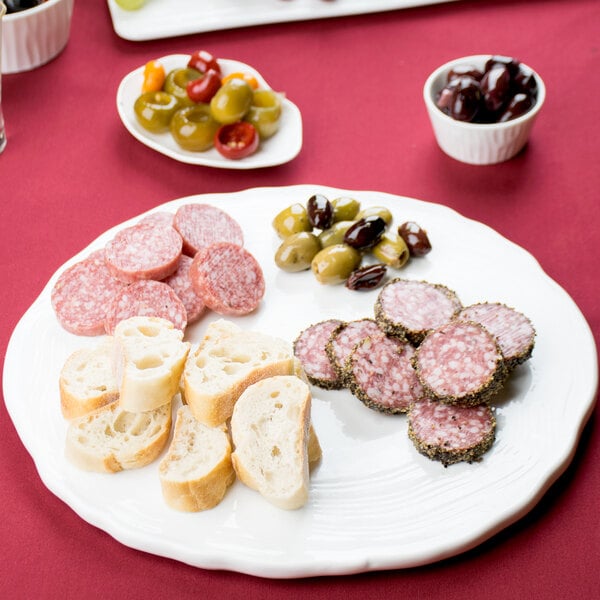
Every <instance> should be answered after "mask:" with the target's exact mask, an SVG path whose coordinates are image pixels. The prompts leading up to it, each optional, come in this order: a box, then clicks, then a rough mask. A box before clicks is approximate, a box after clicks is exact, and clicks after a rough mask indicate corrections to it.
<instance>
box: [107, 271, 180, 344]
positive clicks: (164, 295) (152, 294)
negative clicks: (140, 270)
mask: <svg viewBox="0 0 600 600" xmlns="http://www.w3.org/2000/svg"><path fill="white" fill-rule="evenodd" d="M129 317H162V318H163V319H167V320H169V321H171V323H173V325H174V326H175V327H176V328H177V329H180V330H181V331H185V328H186V325H187V313H186V310H185V306H184V305H183V302H182V301H181V300H180V299H179V297H178V296H177V294H176V293H175V291H174V290H173V289H172V288H171V287H170V286H169V285H167V284H166V283H163V282H162V281H152V280H148V281H136V282H135V283H132V284H131V285H128V286H126V287H124V288H122V289H121V290H120V291H119V292H117V294H116V295H115V296H114V298H113V301H112V303H111V305H110V307H109V308H108V311H107V313H106V319H105V322H104V329H105V331H106V333H108V334H109V335H113V334H114V332H115V327H116V326H117V325H118V324H119V323H120V322H121V321H123V320H124V319H129Z"/></svg>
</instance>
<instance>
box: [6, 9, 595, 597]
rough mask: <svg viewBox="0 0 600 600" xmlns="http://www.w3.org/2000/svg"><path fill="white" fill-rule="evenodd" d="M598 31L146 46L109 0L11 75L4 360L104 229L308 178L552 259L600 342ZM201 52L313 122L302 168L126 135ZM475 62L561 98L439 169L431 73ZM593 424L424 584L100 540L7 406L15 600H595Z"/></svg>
mask: <svg viewBox="0 0 600 600" xmlns="http://www.w3.org/2000/svg"><path fill="white" fill-rule="evenodd" d="M338 1H339V2H343V1H344V0H338ZM173 4H174V10H176V8H175V5H176V3H173ZM241 10H243V9H241ZM599 32H600V4H599V3H598V2H597V1H596V0H570V1H569V2H565V1H560V0H545V1H542V0H529V1H527V0H524V1H513V0H479V1H475V0H472V1H464V2H463V1H459V2H453V3H448V4H439V5H434V6H424V7H416V8H412V9H407V10H395V11H389V12H385V13H376V14H370V15H357V16H350V17H340V18H334V19H327V20H316V21H307V22H296V23H286V24H272V25H265V26H259V27H248V28H242V29H235V30H230V31H219V32H214V33H206V34H201V35H200V34H199V35H191V36H186V37H180V38H177V39H165V40H158V41H148V42H140V43H135V42H128V41H124V40H122V39H120V38H119V37H118V36H117V35H116V34H115V32H114V30H113V28H112V23H111V19H110V15H109V11H108V9H107V6H106V3H105V2H101V1H99V0H96V1H93V2H92V1H88V2H83V1H78V2H76V3H75V9H74V15H73V22H72V30H71V38H70V41H69V44H68V46H67V48H66V49H65V51H64V52H63V53H62V54H61V55H60V56H59V57H58V58H56V59H55V60H53V61H52V62H51V63H49V64H47V65H46V66H44V67H42V68H39V69H37V70H35V71H32V72H30V73H22V74H15V75H9V76H4V77H3V81H2V87H3V89H2V93H3V109H4V116H5V120H6V126H7V132H8V146H7V148H6V151H5V152H4V154H3V155H2V156H0V206H1V207H2V208H1V210H2V219H0V227H1V231H0V247H1V254H0V257H1V272H2V319H1V322H0V335H1V340H0V348H2V356H3V357H4V354H5V351H6V347H7V344H8V341H9V337H10V334H11V332H12V330H13V328H14V327H15V325H16V324H17V322H18V320H19V319H20V317H21V316H22V315H23V313H24V312H25V311H26V310H27V308H28V307H29V306H30V304H31V303H32V302H33V301H34V300H35V298H36V297H37V295H38V294H39V293H40V291H41V290H42V288H43V286H44V285H45V283H46V282H47V281H48V279H49V278H50V277H51V275H52V274H53V273H54V272H55V271H56V270H57V269H58V268H59V267H60V266H61V265H62V264H63V263H64V262H65V261H66V260H67V259H69V258H70V257H71V256H73V255H74V254H76V253H77V252H79V251H80V250H81V249H82V248H84V247H85V246H86V245H87V244H88V243H90V242H91V241H92V240H93V239H95V238H96V237H97V236H98V235H99V234H101V233H102V232H104V231H105V230H107V229H108V228H110V227H112V226H114V225H116V224H118V223H121V222H123V221H124V220H126V219H128V218H130V217H133V216H135V215H137V214H140V213H141V212H144V211H146V210H149V209H151V208H153V207H155V206H157V205H159V204H162V203H164V202H167V201H169V200H173V199H176V198H180V197H183V196H187V195H190V194H197V193H203V192H229V191H237V190H243V189H246V188H252V187H258V186H283V185H292V184H302V183H315V184H324V185H330V186H335V187H341V188H345V189H350V190H368V189H372V190H380V191H384V192H390V193H394V194H398V195H404V196H410V197H414V198H418V199H421V200H425V201H427V202H435V203H440V204H444V205H447V206H450V207H452V208H453V209H455V210H457V211H459V212H460V213H462V214H463V215H465V216H466V217H469V218H473V219H476V220H479V221H482V222H483V223H485V224H487V225H489V226H491V227H492V228H494V229H495V230H497V231H498V232H500V233H501V234H503V235H504V236H506V237H507V238H509V239H510V240H512V241H514V242H516V243H517V244H519V245H521V246H523V247H524V248H526V249H527V250H528V251H530V252H531V253H532V254H533V255H534V256H535V257H536V258H537V259H538V260H539V262H540V264H541V266H542V268H543V269H544V270H545V271H546V272H547V273H548V274H549V275H550V276H551V277H552V278H554V279H555V280H556V281H557V282H558V283H559V284H560V285H561V286H562V287H564V289H565V290H566V291H567V292H568V293H569V294H570V295H571V297H572V298H573V300H574V301H575V302H576V303H577V305H578V306H579V307H580V308H581V311H582V312H583V314H584V315H585V317H586V318H587V320H588V322H589V324H590V326H591V328H592V330H593V333H594V336H595V339H596V342H597V341H598V337H599V336H600V303H599V300H598V298H599V293H598V292H599V286H598V249H599V248H600V214H599V211H600V202H599V201H598V198H599V195H598V190H599V189H600V169H599V161H598V156H599V155H600V103H599V102H598V97H599V95H600V74H599V73H600V70H599V69H598V61H599V60H600V38H599V36H598V33H599ZM198 48H205V49H208V50H210V51H211V52H213V53H214V54H215V55H217V56H221V57H227V58H236V59H239V60H242V61H243V62H246V63H248V64H251V65H253V66H254V67H256V68H257V69H258V70H259V71H261V72H262V73H263V74H264V75H265V77H266V78H267V80H268V81H269V82H270V83H271V85H272V86H273V87H275V88H276V89H279V90H284V91H285V92H286V93H287V95H288V97H289V98H290V99H293V101H294V102H295V103H296V104H297V105H298V107H299V108H300V110H301V111H302V115H303V119H304V145H303V148H302V151H301V153H300V154H299V156H298V157H297V158H296V159H295V160H293V161H292V162H290V163H288V164H285V165H281V166H277V167H273V168H267V169H259V170H255V171H230V170H219V169H212V168H204V167H198V166H190V165H185V164H182V163H178V162H176V161H173V160H171V159H169V158H166V157H165V156H162V155H160V154H158V153H155V152H154V151H152V150H150V149H149V148H147V147H145V146H143V145H142V144H140V143H139V142H138V141H136V140H135V139H134V138H133V137H131V135H130V134H129V133H128V132H127V131H126V130H125V129H124V127H123V126H122V124H121V122H120V120H119V117H118V115H117V111H116V107H115V94H116V90H117V86H118V84H119V82H120V80H121V78H122V77H123V76H124V75H125V74H126V73H128V72H129V71H131V70H133V69H134V68H136V67H138V66H140V65H142V64H144V63H145V62H146V61H147V60H149V59H150V58H155V57H159V56H163V55H166V54H172V53H189V52H191V51H193V50H195V49H198ZM478 53H499V54H506V55H512V56H515V57H518V58H520V59H521V60H523V61H524V62H526V63H527V64H529V65H531V66H533V67H534V68H536V69H537V70H538V71H539V73H540V74H541V75H542V77H543V78H544V80H545V82H546V86H547V89H548V97H547V102H546V105H545V106H544V109H543V111H542V113H541V115H540V117H539V119H538V122H537V123H536V125H535V127H534V131H533V134H532V138H531V140H530V143H529V145H528V147H527V148H526V150H525V151H524V152H522V153H521V154H520V155H519V156H518V157H517V158H515V159H513V160H511V161H509V162H507V163H504V164H500V165H496V166H491V167H475V166H468V165H465V164H461V163H458V162H456V161H455V160H453V159H451V158H448V157H447V156H445V155H444V154H443V153H442V152H441V151H440V150H439V149H438V147H437V146H436V143H435V140H434V138H433V134H432V132H431V129H430V126H429V122H428V119H427V115H426V113H425V109H424V106H423V102H422V98H421V89H422V85H423V82H424V80H425V78H426V77H427V75H428V73H429V72H431V71H432V70H433V69H434V68H435V67H437V66H438V65H439V64H441V63H443V62H446V61H447V60H450V59H452V58H455V57H458V56H464V55H469V54H478ZM476 250H477V249H476V248H474V249H473V251H474V252H476ZM498 260H499V261H502V257H501V256H499V257H498ZM556 335H560V331H558V330H557V332H556ZM32 343H35V340H32ZM31 375H32V377H35V373H32V374H31ZM597 422H598V416H597V412H595V413H593V414H592V417H591V419H590V421H589V422H588V424H587V426H586V427H585V428H584V430H583V433H582V435H581V439H580V441H579V444H578V446H577V450H576V452H575V456H574V459H573V461H572V462H571V464H570V466H569V467H568V468H567V470H566V471H565V473H564V474H563V475H562V476H561V477H560V478H559V479H558V481H557V482H556V483H555V484H554V485H552V486H551V488H550V489H549V490H548V491H547V493H546V494H545V495H544V496H543V497H542V498H541V500H540V501H539V503H538V504H537V505H536V506H535V507H533V509H532V510H531V511H530V512H529V513H528V514H527V515H525V516H523V518H521V519H520V520H519V521H517V522H516V523H515V524H513V525H511V526H509V527H508V528H507V529H505V530H503V531H501V532H500V533H498V534H497V535H495V536H494V537H493V538H492V539H490V540H488V541H485V542H484V543H482V544H481V545H479V546H478V547H476V548H475V549H472V550H470V551H468V552H466V553H463V554H461V555H459V556H456V557H454V558H450V559H447V560H444V561H442V562H438V563H435V564H431V565H428V566H423V567H419V568H411V569H405V570H396V571H386V572H373V573H365V574H357V575H347V576H340V577H324V578H310V579H304V580H270V579H262V578H259V577H254V576H249V575H243V574H239V573H234V572H226V571H210V570H203V569H199V568H194V567H191V566H187V565H185V564H182V563H180V562H177V561H175V560H170V559H164V558H160V557H157V556H153V555H151V554H146V553H143V552H141V551H138V550H134V549H131V548H128V547H126V546H124V545H122V544H120V543H118V542H117V541H115V540H114V539H113V538H111V537H110V536H109V535H108V534H107V533H105V532H104V531H102V530H99V529H97V528H95V527H93V526H92V525H89V524H88V523H86V522H85V521H84V520H82V519H81V518H79V517H78V516H77V515H76V514H75V513H74V512H73V511H72V510H71V509H70V508H69V506H67V505H66V504H64V503H63V502H62V501H61V500H59V499H58V498H57V497H55V496H54V495H53V494H52V493H51V492H50V491H48V489H46V487H45V486H44V485H43V483H42V482H41V480H40V478H39V477H38V475H37V472H36V469H35V467H34V464H33V461H32V460H31V458H30V456H29V454H28V453H27V451H26V450H25V448H24V446H23V445H22V443H21V441H20V439H19V437H18V435H17V432H16V430H15V428H14V426H13V424H12V422H11V420H10V417H9V416H8V413H7V410H6V407H5V406H4V404H3V403H2V404H0V481H1V482H2V485H0V506H2V518H1V519H0V540H1V543H0V564H2V569H1V571H2V575H1V577H0V596H2V597H4V598H59V597H60V598H109V597H127V598H131V599H133V598H159V597H165V598H166V597H169V598H192V597H194V598H195V597H216V598H229V597H231V598H237V597H246V598H261V599H264V598H287V597H289V598H305V597H306V598H328V599H330V600H331V599H334V598H347V597H357V598H358V597H369V598H371V597H379V598H398V597H407V598H408V597H417V598H434V597H435V598H445V599H453V598H476V597H486V598H526V597H527V598H534V599H537V598H540V599H546V598H557V599H558V598H561V599H564V598H591V597H594V596H595V595H596V594H595V593H594V592H596V593H597V592H598V591H599V590H600V577H599V575H598V573H599V568H600V560H599V557H600V520H599V515H600V511H599V510H598V495H599V493H600V470H599V469H598V467H597V465H598V460H599V459H600V444H599V442H598V435H597V434H598V431H597V429H598V423H597Z"/></svg>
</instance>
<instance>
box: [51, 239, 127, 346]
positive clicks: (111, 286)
mask: <svg viewBox="0 0 600 600" xmlns="http://www.w3.org/2000/svg"><path fill="white" fill-rule="evenodd" d="M123 287H125V284H124V283H123V282H121V281H118V280H117V279H115V278H114V277H113V276H112V275H111V274H110V272H109V270H108V268H107V266H106V263H105V261H104V250H98V251H96V252H94V253H92V254H91V255H90V256H88V257H87V258H85V259H84V260H82V261H80V262H78V263H76V264H74V265H72V266H71V267H69V268H68V269H67V270H66V271H64V273H62V274H61V275H60V276H59V278H58V280H57V281H56V283H55V284H54V287H53V288H52V292H51V302H52V307H53V308H54V312H55V313H56V317H57V319H58V322H59V323H60V324H61V326H62V327H64V328H65V329H66V330H67V331H70V332H71V333H74V334H76V335H102V334H103V333H104V319H105V317H106V311H107V309H108V306H109V305H110V303H111V301H112V299H113V297H114V295H115V294H116V293H117V292H118V291H119V290H121V289H122V288H123Z"/></svg>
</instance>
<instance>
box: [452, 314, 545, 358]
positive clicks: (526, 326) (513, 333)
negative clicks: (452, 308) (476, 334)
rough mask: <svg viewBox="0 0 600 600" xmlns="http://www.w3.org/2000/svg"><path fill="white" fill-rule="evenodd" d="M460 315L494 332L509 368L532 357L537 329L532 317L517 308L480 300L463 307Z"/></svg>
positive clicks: (459, 316)
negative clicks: (477, 302) (531, 319)
mask: <svg viewBox="0 0 600 600" xmlns="http://www.w3.org/2000/svg"><path fill="white" fill-rule="evenodd" d="M458 319H460V320H461V321H474V322H476V323H480V324H481V325H483V326H484V327H485V328H486V329H487V330H488V331H489V332H490V333H491V334H492V335H493V336H495V337H496V340H497V341H498V345H499V346H500V349H501V350H502V354H503V356H504V362H505V364H506V367H507V368H508V369H513V368H514V367H516V366H517V365H519V364H521V363H523V362H525V361H526V360H527V359H529V358H530V357H531V354H532V352H533V347H534V344H535V329H534V328H533V325H532V323H531V321H530V320H529V319H528V318H527V317H526V316H525V315H524V314H523V313H520V312H519V311H517V310H515V309H514V308H511V307H509V306H506V305H505V304H501V303H499V302H481V303H479V304H473V305H471V306H467V307H466V308H463V309H462V310H461V312H460V313H459V314H458Z"/></svg>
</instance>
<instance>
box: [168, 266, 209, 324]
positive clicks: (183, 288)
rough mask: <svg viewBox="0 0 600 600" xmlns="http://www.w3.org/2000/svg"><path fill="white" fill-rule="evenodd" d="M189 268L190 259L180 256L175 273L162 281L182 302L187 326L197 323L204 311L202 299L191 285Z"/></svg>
mask: <svg viewBox="0 0 600 600" xmlns="http://www.w3.org/2000/svg"><path fill="white" fill-rule="evenodd" d="M191 267H192V259H191V258H190V257H189V256H186V255H185V254H182V255H181V258H180V259H179V266H178V267H177V271H175V273H173V275H169V277H167V278H166V279H165V280H164V282H165V283H166V284H167V285H170V286H171V287H172V288H173V290H174V291H175V293H176V294H177V295H178V296H179V299H180V300H181V301H182V302H183V305H184V306H185V310H186V313H187V322H188V325H189V324H190V323H194V322H195V321H197V320H198V319H199V318H200V317H201V315H202V313H203V312H204V310H205V309H206V306H205V305H204V302H203V301H202V298H200V296H198V294H196V291H195V290H194V286H193V285H192V278H191V277H190V269H191Z"/></svg>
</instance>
